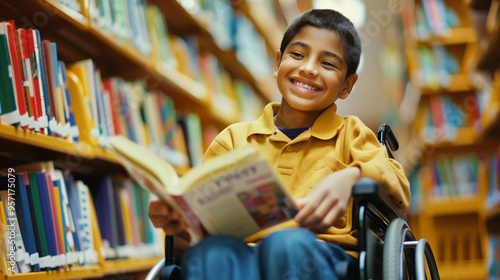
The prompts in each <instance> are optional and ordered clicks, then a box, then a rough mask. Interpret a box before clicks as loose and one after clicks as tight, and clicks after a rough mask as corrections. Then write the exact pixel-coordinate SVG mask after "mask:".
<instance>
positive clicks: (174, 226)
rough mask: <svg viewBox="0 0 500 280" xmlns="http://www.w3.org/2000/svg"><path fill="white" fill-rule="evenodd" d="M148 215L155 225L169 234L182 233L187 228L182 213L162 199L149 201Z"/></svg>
mask: <svg viewBox="0 0 500 280" xmlns="http://www.w3.org/2000/svg"><path fill="white" fill-rule="evenodd" d="M148 217H149V219H150V220H151V222H152V223H153V225H154V226H155V227H157V228H161V229H163V231H164V232H165V234H167V235H174V234H180V233H183V232H185V230H186V229H187V225H186V223H185V222H184V221H183V220H182V218H181V215H180V214H179V213H178V212H176V211H174V210H172V209H170V207H169V206H168V205H167V204H166V203H164V202H163V201H160V200H154V201H151V202H149V210H148Z"/></svg>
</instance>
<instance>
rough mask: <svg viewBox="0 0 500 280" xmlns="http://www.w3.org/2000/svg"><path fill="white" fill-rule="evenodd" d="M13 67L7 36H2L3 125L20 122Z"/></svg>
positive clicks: (0, 47)
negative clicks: (13, 80)
mask: <svg viewBox="0 0 500 280" xmlns="http://www.w3.org/2000/svg"><path fill="white" fill-rule="evenodd" d="M11 69H12V65H11V62H10V58H9V47H8V43H7V36H6V35H5V34H0V85H1V87H0V91H1V92H2V94H1V95H0V106H1V107H0V114H1V120H2V122H3V123H7V124H14V123H18V122H19V121H20V114H19V110H18V109H17V105H16V95H15V92H14V87H13V85H12V78H13V77H12V70H11Z"/></svg>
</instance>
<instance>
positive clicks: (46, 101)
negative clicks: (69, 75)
mask: <svg viewBox="0 0 500 280" xmlns="http://www.w3.org/2000/svg"><path fill="white" fill-rule="evenodd" d="M34 33H35V42H36V45H35V51H36V53H37V57H38V59H39V60H38V68H39V72H40V82H41V84H40V88H41V92H42V93H43V96H42V104H43V107H42V117H41V119H40V127H41V128H43V130H44V133H47V131H46V130H47V128H48V126H49V119H50V117H51V115H50V112H51V111H50V109H51V108H50V96H49V89H48V85H47V75H46V70H45V69H46V66H45V61H44V59H43V49H42V40H41V38H40V31H38V30H37V29H35V30H34Z"/></svg>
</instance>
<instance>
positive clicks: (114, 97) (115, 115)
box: [102, 78, 122, 135]
mask: <svg viewBox="0 0 500 280" xmlns="http://www.w3.org/2000/svg"><path fill="white" fill-rule="evenodd" d="M102 86H103V89H104V90H105V91H107V92H108V93H109V99H110V102H111V106H110V107H111V118H112V120H113V127H114V131H113V132H114V135H121V134H122V133H121V130H120V121H119V116H120V101H119V97H118V92H117V90H118V89H117V87H116V79H115V78H112V79H107V80H105V81H103V82H102Z"/></svg>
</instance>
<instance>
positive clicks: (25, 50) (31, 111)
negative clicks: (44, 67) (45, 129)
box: [17, 29, 39, 130]
mask: <svg viewBox="0 0 500 280" xmlns="http://www.w3.org/2000/svg"><path fill="white" fill-rule="evenodd" d="M17 33H18V35H19V42H20V44H19V46H20V48H21V52H20V54H21V57H22V62H23V70H24V81H23V85H24V92H25V94H26V96H25V98H26V100H27V109H28V115H29V122H28V127H29V128H30V129H33V130H36V129H37V127H38V128H39V124H37V122H36V121H35V117H36V116H38V113H37V111H36V110H37V108H38V107H37V104H36V98H35V93H34V88H33V76H32V72H31V58H30V53H29V44H28V35H27V33H28V30H26V29H18V30H17Z"/></svg>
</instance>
